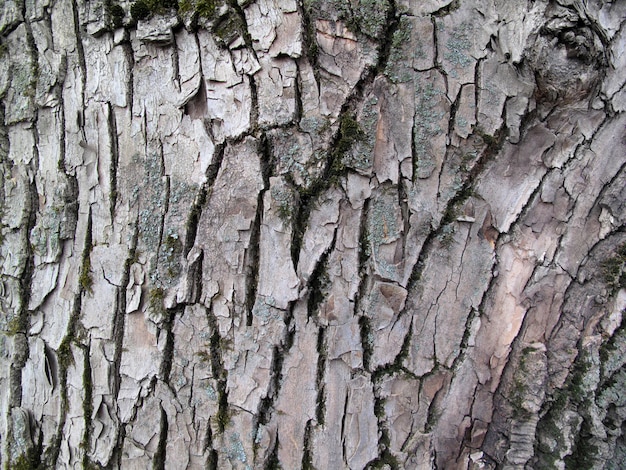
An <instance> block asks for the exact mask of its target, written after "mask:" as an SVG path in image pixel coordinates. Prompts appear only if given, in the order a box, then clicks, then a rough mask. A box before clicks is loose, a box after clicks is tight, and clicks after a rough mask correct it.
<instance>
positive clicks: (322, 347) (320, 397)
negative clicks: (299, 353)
mask: <svg viewBox="0 0 626 470" xmlns="http://www.w3.org/2000/svg"><path fill="white" fill-rule="evenodd" d="M317 353H318V356H317V373H316V378H315V387H316V389H317V402H316V403H317V404H316V407H315V419H316V421H317V425H318V426H324V424H325V418H324V412H325V409H326V406H325V402H326V397H325V395H326V391H325V388H324V384H325V381H324V375H325V373H326V361H327V354H328V352H327V346H326V329H325V328H324V327H323V326H321V327H320V328H319V330H318V334H317Z"/></svg>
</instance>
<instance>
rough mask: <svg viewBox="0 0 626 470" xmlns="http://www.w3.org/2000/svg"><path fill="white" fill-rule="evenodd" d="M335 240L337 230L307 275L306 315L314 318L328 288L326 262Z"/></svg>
mask: <svg viewBox="0 0 626 470" xmlns="http://www.w3.org/2000/svg"><path fill="white" fill-rule="evenodd" d="M336 241H337V230H335V233H334V234H333V240H332V242H331V244H330V246H329V247H328V249H327V250H326V251H325V252H324V253H322V256H320V259H319V260H318V261H317V263H316V264H315V268H313V272H312V273H311V277H309V281H308V286H309V295H308V297H307V317H308V318H315V317H316V316H317V313H318V310H319V307H320V305H321V304H322V302H323V301H324V298H325V296H326V292H325V291H326V289H327V288H328V284H329V283H330V280H329V278H328V272H327V270H328V263H329V258H330V254H331V253H332V252H333V250H334V249H335V243H336Z"/></svg>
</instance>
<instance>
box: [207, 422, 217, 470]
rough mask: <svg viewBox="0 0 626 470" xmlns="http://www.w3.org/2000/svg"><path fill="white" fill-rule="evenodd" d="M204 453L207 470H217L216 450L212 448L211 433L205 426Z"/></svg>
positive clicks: (209, 428) (208, 427)
mask: <svg viewBox="0 0 626 470" xmlns="http://www.w3.org/2000/svg"><path fill="white" fill-rule="evenodd" d="M204 451H205V452H207V451H208V455H207V460H206V468H207V470H217V463H218V460H219V459H218V456H217V450H215V449H214V448H213V432H212V431H211V426H207V430H206V438H205V440H204Z"/></svg>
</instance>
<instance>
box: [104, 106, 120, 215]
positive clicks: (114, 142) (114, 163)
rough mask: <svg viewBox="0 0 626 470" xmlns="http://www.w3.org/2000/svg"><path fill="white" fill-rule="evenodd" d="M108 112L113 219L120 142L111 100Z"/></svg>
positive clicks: (110, 199) (110, 196)
mask: <svg viewBox="0 0 626 470" xmlns="http://www.w3.org/2000/svg"><path fill="white" fill-rule="evenodd" d="M107 107H108V114H109V123H108V124H109V125H108V130H109V145H110V147H111V167H110V169H109V184H110V186H111V187H110V191H111V192H110V193H109V204H110V210H111V221H113V220H114V219H115V204H116V202H117V196H118V195H117V170H118V165H119V142H118V139H117V123H116V119H115V112H114V110H113V106H111V102H107Z"/></svg>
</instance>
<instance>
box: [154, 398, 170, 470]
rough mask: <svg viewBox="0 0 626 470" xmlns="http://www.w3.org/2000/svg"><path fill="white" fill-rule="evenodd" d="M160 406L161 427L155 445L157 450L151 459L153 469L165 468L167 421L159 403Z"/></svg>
mask: <svg viewBox="0 0 626 470" xmlns="http://www.w3.org/2000/svg"><path fill="white" fill-rule="evenodd" d="M160 408H161V429H160V430H159V444H158V446H157V451H156V453H155V455H154V459H153V461H152V469H153V470H165V459H166V457H167V454H166V452H167V430H168V422H167V413H166V412H165V410H164V409H163V405H160Z"/></svg>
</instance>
